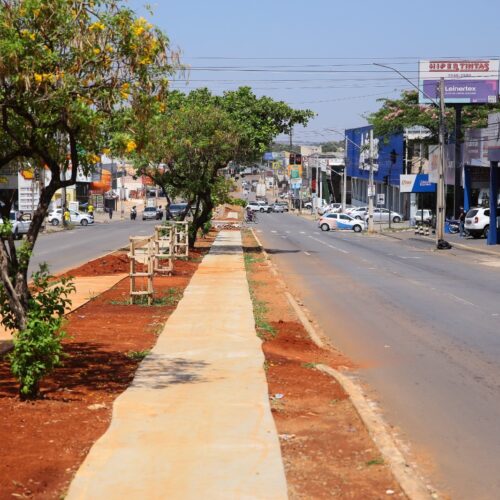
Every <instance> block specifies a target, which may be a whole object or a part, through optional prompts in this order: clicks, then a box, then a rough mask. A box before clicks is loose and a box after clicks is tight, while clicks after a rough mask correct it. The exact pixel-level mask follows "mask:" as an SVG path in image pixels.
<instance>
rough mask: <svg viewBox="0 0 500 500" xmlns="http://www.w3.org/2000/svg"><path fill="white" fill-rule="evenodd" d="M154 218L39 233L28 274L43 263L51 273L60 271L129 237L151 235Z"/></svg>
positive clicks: (110, 248) (107, 249)
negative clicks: (151, 219) (47, 265)
mask: <svg viewBox="0 0 500 500" xmlns="http://www.w3.org/2000/svg"><path fill="white" fill-rule="evenodd" d="M156 224H158V221H141V220H135V221H130V220H125V221H118V220H115V221H113V222H111V223H96V224H92V225H89V226H87V227H82V226H77V227H75V229H73V230H71V231H61V232H57V233H52V234H41V235H40V236H39V238H38V241H37V243H36V245H35V250H34V252H33V257H32V260H31V263H30V268H29V269H30V271H29V272H30V273H31V272H33V271H34V270H36V269H38V265H39V264H40V263H41V262H47V264H49V266H50V270H51V271H52V272H54V273H55V272H60V271H63V270H65V269H69V268H71V267H76V266H78V265H80V264H83V263H85V262H88V261H89V260H92V259H95V258H96V257H99V256H101V255H103V254H105V253H108V252H112V251H114V250H117V249H119V248H121V247H123V246H126V245H128V243H129V237H130V236H147V235H152V234H153V232H154V226H155V225H156Z"/></svg>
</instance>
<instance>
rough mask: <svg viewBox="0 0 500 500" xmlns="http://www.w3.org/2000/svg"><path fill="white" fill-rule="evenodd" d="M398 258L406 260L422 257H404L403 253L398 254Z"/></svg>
mask: <svg viewBox="0 0 500 500" xmlns="http://www.w3.org/2000/svg"><path fill="white" fill-rule="evenodd" d="M398 257H399V258H400V259H404V260H408V259H421V258H422V257H404V256H403V255H398Z"/></svg>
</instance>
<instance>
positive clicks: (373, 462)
mask: <svg viewBox="0 0 500 500" xmlns="http://www.w3.org/2000/svg"><path fill="white" fill-rule="evenodd" d="M365 465H367V466H368V467H370V466H371V465H384V459H383V458H374V459H373V460H368V462H366V464H365Z"/></svg>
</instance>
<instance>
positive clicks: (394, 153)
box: [391, 149, 398, 165]
mask: <svg viewBox="0 0 500 500" xmlns="http://www.w3.org/2000/svg"><path fill="white" fill-rule="evenodd" d="M397 158H398V154H397V153H396V150H394V149H393V150H392V151H391V164H392V165H395V164H396V161H397Z"/></svg>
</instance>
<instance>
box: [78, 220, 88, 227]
mask: <svg viewBox="0 0 500 500" xmlns="http://www.w3.org/2000/svg"><path fill="white" fill-rule="evenodd" d="M88 223H89V221H88V220H87V219H82V220H81V221H80V224H81V225H82V226H86V225H87V224H88Z"/></svg>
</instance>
